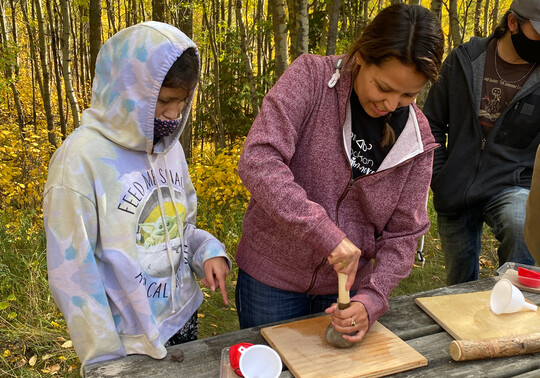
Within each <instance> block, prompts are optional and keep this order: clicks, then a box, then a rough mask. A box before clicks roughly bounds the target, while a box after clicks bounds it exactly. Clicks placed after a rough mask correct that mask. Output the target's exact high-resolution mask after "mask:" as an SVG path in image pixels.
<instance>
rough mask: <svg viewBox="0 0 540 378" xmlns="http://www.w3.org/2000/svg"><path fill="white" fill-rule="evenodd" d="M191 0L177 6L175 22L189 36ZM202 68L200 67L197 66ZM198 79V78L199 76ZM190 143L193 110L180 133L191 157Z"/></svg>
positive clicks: (191, 140) (184, 146)
mask: <svg viewBox="0 0 540 378" xmlns="http://www.w3.org/2000/svg"><path fill="white" fill-rule="evenodd" d="M191 4H192V2H191V0H187V1H184V2H183V4H181V5H180V6H178V7H177V10H176V15H177V17H176V18H177V23H178V27H179V28H180V30H182V31H183V32H184V34H186V35H187V36H188V37H189V38H192V37H193V8H192V5H191ZM199 64H200V65H202V59H200V61H199ZM199 70H202V67H200V68H199ZM199 80H200V78H199ZM198 90H199V92H201V87H200V84H199V89H198ZM192 143H193V111H191V112H190V113H189V116H188V120H187V122H186V125H185V127H184V131H182V134H181V135H180V144H181V145H182V147H183V149H184V154H185V155H186V158H188V159H189V158H191V156H192V154H193V152H192Z"/></svg>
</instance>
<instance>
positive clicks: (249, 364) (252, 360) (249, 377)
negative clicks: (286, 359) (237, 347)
mask: <svg viewBox="0 0 540 378" xmlns="http://www.w3.org/2000/svg"><path fill="white" fill-rule="evenodd" d="M282 367H283V365H282V363H281V358H280V357H279V354H278V353H277V352H276V351H275V350H274V349H272V348H270V347H269V346H267V345H263V344H256V345H253V346H250V347H249V348H247V349H246V350H245V351H244V352H243V353H242V355H241V356H240V371H241V372H242V374H243V375H244V377H245V378H277V377H279V375H280V374H281V369H282Z"/></svg>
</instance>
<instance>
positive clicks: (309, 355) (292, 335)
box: [261, 315, 427, 378]
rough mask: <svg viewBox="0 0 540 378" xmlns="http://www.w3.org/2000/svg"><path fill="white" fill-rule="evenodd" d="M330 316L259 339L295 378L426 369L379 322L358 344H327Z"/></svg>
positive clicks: (414, 353)
mask: <svg viewBox="0 0 540 378" xmlns="http://www.w3.org/2000/svg"><path fill="white" fill-rule="evenodd" d="M330 322H331V321H330V316H329V315H327V316H321V317H316V318H311V319H306V320H300V321H296V322H291V323H286V324H280V325H277V326H272V327H266V328H263V329H262V330H261V333H262V335H263V336H264V338H265V339H266V341H268V343H269V344H270V345H271V346H272V348H274V349H275V350H276V351H277V352H278V353H279V355H280V356H281V359H282V360H283V362H284V363H285V365H287V367H288V368H289V370H290V372H291V373H292V374H294V376H295V377H297V378H307V377H317V378H319V377H330V376H331V377H335V378H345V377H382V376H384V375H388V374H393V373H398V372H401V371H405V370H410V369H414V368H417V367H420V366H426V365H427V359H426V358H425V357H424V356H422V355H421V354H420V353H418V352H417V351H416V350H414V349H413V348H412V347H411V346H409V345H408V344H407V343H405V342H404V341H403V340H401V339H400V338H399V337H397V336H396V335H394V334H393V333H392V332H391V331H390V330H388V329H387V328H386V327H384V326H383V325H382V324H380V323H379V322H375V324H374V325H373V327H372V328H371V329H370V330H369V332H368V333H367V334H366V336H365V337H364V339H363V340H362V342H361V343H359V344H357V345H354V346H352V347H351V348H348V349H337V348H334V347H332V346H330V345H328V344H327V343H326V339H325V331H326V328H327V327H328V325H329V324H330Z"/></svg>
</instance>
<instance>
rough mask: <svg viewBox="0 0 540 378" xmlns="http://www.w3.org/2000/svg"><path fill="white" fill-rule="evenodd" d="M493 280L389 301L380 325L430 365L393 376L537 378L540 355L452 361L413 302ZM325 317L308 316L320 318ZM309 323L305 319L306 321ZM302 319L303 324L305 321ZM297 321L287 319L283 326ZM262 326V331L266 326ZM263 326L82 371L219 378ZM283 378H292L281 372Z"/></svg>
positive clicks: (442, 338) (440, 333)
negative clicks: (228, 352) (177, 356)
mask: <svg viewBox="0 0 540 378" xmlns="http://www.w3.org/2000/svg"><path fill="white" fill-rule="evenodd" d="M495 283H496V279H495V278H488V279H483V280H480V281H475V282H469V283H465V284H459V285H454V286H450V287H443V288H440V289H434V290H429V291H425V292H421V293H416V294H413V295H407V296H402V297H396V298H391V299H390V309H389V310H388V312H387V313H386V314H385V315H384V316H382V317H381V318H380V319H379V322H380V323H381V324H383V325H384V326H385V327H387V328H388V329H390V330H391V331H392V332H393V333H394V334H396V335H397V336H399V337H400V338H401V339H403V340H405V341H406V342H407V343H408V344H409V345H410V346H412V347H413V348H414V349H416V350H417V351H418V352H419V353H421V354H422V355H424V356H425V357H427V358H428V360H429V361H428V366H426V367H421V368H417V369H415V370H410V371H407V372H404V373H400V374H396V375H395V377H435V378H440V377H446V376H449V375H452V376H453V377H470V376H474V377H494V378H499V377H505V376H518V377H520V378H532V377H535V378H536V377H540V353H536V354H531V355H522V356H514V357H506V358H496V359H492V360H480V361H462V362H455V361H453V360H452V359H451V358H450V353H449V344H450V342H451V341H452V340H453V339H452V337H451V336H450V335H449V334H448V333H446V332H445V331H444V330H443V329H442V328H441V327H440V326H439V325H438V324H437V323H436V322H435V321H434V320H433V319H432V318H431V317H429V315H427V314H426V313H425V312H424V311H423V310H422V309H420V307H419V306H418V305H416V304H415V303H414V299H415V298H417V297H428V296H435V295H448V294H458V293H470V292H474V291H485V290H491V289H492V288H493V285H494V284H495ZM523 294H524V295H525V297H526V298H527V299H529V300H530V301H532V302H534V303H536V304H540V294H537V293H531V292H526V291H523ZM321 315H325V314H324V313H321V314H316V315H312V316H309V317H313V316H321ZM305 318H308V317H305ZM305 318H303V319H305ZM295 320H298V319H292V320H288V321H287V322H291V321H295ZM267 326H268V325H265V326H264V327H267ZM261 328H262V327H254V328H250V329H245V330H239V331H235V332H229V333H226V334H222V335H218V336H214V337H210V338H206V339H201V340H198V341H192V342H190V343H186V344H181V345H177V346H174V347H170V348H168V350H169V355H168V356H167V357H166V358H165V359H163V360H154V359H152V358H150V357H148V356H140V355H134V356H127V357H124V358H119V359H117V360H112V361H106V362H102V363H97V364H93V365H89V366H86V367H85V376H86V377H88V378H109V377H110V378H112V377H135V378H138V377H141V378H142V377H152V378H164V377H202V378H206V377H208V378H216V377H218V376H219V370H220V361H221V352H222V350H223V349H224V348H227V347H229V346H231V345H234V344H237V343H240V342H249V343H252V344H268V343H267V342H266V340H265V339H264V338H263V336H262V335H261V333H260V330H261ZM175 348H179V349H181V350H182V351H183V352H184V355H185V360H184V362H181V363H179V362H175V361H171V360H170V352H171V351H172V350H174V349H175ZM281 378H292V374H291V373H290V372H288V371H284V372H283V373H282V374H281Z"/></svg>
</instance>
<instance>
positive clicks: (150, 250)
mask: <svg viewBox="0 0 540 378" xmlns="http://www.w3.org/2000/svg"><path fill="white" fill-rule="evenodd" d="M157 190H158V189H157V188H155V189H154V190H153V191H152V193H151V194H150V196H149V197H148V199H147V201H146V203H145V204H144V208H143V209H142V211H141V212H140V214H139V219H138V222H137V224H138V226H137V254H138V257H139V261H140V264H141V269H142V270H143V271H144V272H145V273H146V274H148V275H150V276H152V277H155V278H164V277H169V276H170V275H171V264H170V260H169V255H168V251H167V240H166V235H165V228H166V229H167V231H168V233H169V239H170V241H171V247H172V250H173V257H172V260H173V262H174V270H175V272H176V271H178V268H179V267H180V255H181V249H180V248H181V243H182V238H181V237H180V236H181V234H180V233H181V232H183V230H179V229H178V223H180V225H183V224H184V221H185V219H186V209H185V207H184V206H183V205H182V204H180V203H179V202H180V200H181V197H182V193H180V192H177V191H174V193H173V194H174V196H175V197H176V198H177V200H176V201H173V200H172V198H171V194H170V191H169V188H168V187H160V188H159V190H161V193H162V195H163V201H164V202H165V203H164V204H163V207H164V209H165V214H163V216H162V214H161V208H160V205H159V197H158V192H157ZM174 206H176V210H177V212H178V215H179V216H180V222H177V221H176V211H175V209H174ZM163 220H165V222H164V221H163ZM164 223H165V224H164Z"/></svg>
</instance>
